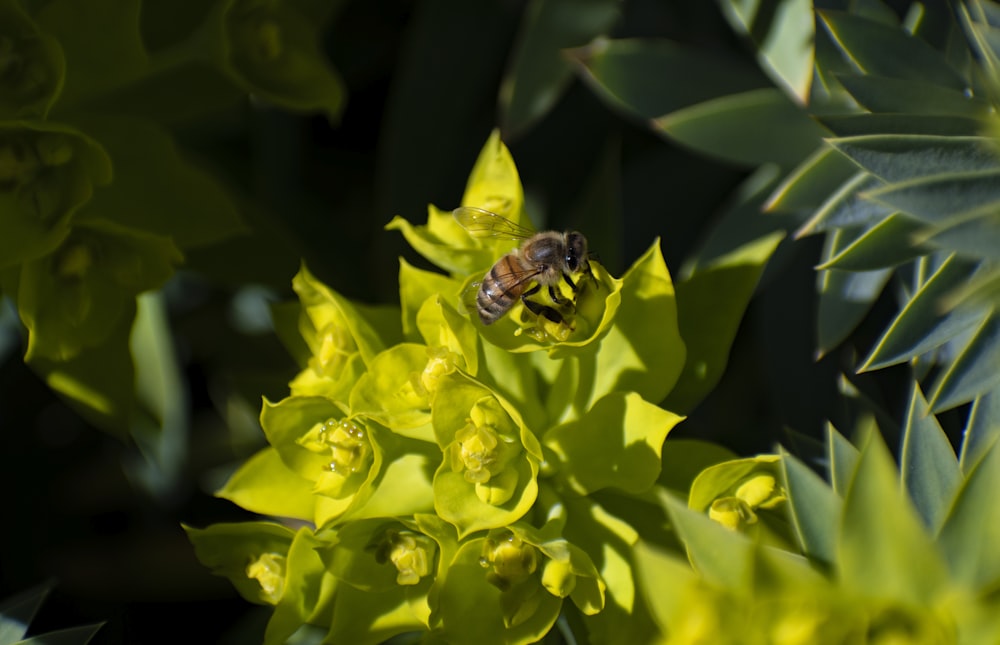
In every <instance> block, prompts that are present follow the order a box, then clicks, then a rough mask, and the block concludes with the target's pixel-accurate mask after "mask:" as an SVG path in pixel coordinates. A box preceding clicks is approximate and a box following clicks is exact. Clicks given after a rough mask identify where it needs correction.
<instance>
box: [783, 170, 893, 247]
mask: <svg viewBox="0 0 1000 645" xmlns="http://www.w3.org/2000/svg"><path fill="white" fill-rule="evenodd" d="M883 185H884V183H883V182H882V180H881V179H879V178H877V177H875V176H873V175H870V174H868V173H866V172H859V173H857V174H855V175H854V176H853V177H851V178H850V179H848V180H847V181H845V182H844V183H843V184H842V185H841V186H840V188H838V189H837V190H835V191H834V192H832V193H831V194H830V195H829V197H827V199H826V201H824V202H823V204H822V205H821V206H820V207H819V208H818V209H817V210H816V213H815V214H813V216H812V217H810V218H809V221H808V222H806V223H805V224H803V225H802V227H801V228H799V230H798V231H796V232H795V237H803V236H805V235H811V234H813V233H818V232H821V231H828V230H830V229H835V228H847V227H856V226H874V225H875V224H877V223H879V222H881V221H882V220H884V219H885V218H887V217H888V216H889V215H891V214H892V209H891V208H888V207H887V206H884V205H883V204H879V203H877V202H874V201H872V200H870V199H865V198H864V197H863V196H862V195H863V194H864V193H866V192H867V191H870V190H873V189H875V188H879V187H880V186H883Z"/></svg>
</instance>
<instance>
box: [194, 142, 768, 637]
mask: <svg viewBox="0 0 1000 645" xmlns="http://www.w3.org/2000/svg"><path fill="white" fill-rule="evenodd" d="M463 204H465V205H468V206H474V207H477V208H482V209H487V210H489V211H491V212H493V213H497V214H500V215H502V216H503V217H505V218H507V219H509V220H510V221H512V222H515V223H517V224H518V225H521V226H523V225H525V224H526V223H527V218H526V215H525V213H524V210H523V205H524V198H523V194H522V192H521V186H520V183H519V181H518V176H517V170H516V168H515V167H514V164H513V161H512V159H511V157H510V153H509V152H508V151H507V148H506V147H505V146H504V145H503V144H502V143H501V142H500V140H499V137H498V136H497V135H494V136H493V137H491V139H490V140H489V141H488V142H487V144H486V147H485V148H484V150H483V153H482V154H481V155H480V158H479V160H478V161H477V162H476V166H475V169H474V170H473V173H472V176H471V178H470V180H469V184H468V186H467V188H466V192H465V196H464V198H463ZM390 228H397V229H399V230H401V231H402V232H403V234H404V236H405V237H406V238H407V240H408V241H409V242H410V243H411V244H412V245H413V247H414V248H415V249H416V250H417V251H419V252H420V253H422V254H423V255H424V256H425V257H427V258H428V259H430V260H431V261H432V262H434V263H435V264H437V265H438V266H439V267H441V268H443V269H445V270H446V271H448V272H449V274H448V275H442V274H440V273H435V272H431V271H425V270H422V269H417V268H415V267H413V266H411V265H409V264H408V263H406V262H401V265H400V303H401V310H400V311H399V317H398V319H397V322H396V323H395V325H393V326H391V327H394V328H390V326H386V325H385V324H384V321H385V319H384V317H380V316H374V315H372V313H371V311H369V310H368V309H367V308H365V307H362V306H361V305H358V304H356V303H352V302H350V301H349V300H348V299H346V298H344V297H343V296H341V295H339V294H337V293H336V292H334V291H333V290H332V289H330V288H329V287H327V286H325V285H323V284H321V283H319V282H318V281H317V280H316V279H315V278H314V277H312V276H311V275H310V274H309V272H308V271H307V270H306V269H305V267H303V268H302V270H301V271H300V272H299V275H298V276H296V278H295V280H294V281H293V285H294V286H295V290H296V292H297V293H298V296H299V301H300V304H301V308H300V312H299V316H298V330H297V331H298V333H299V334H300V335H301V336H302V339H303V341H304V347H305V348H306V351H307V352H308V355H307V356H305V357H300V361H301V362H302V364H303V370H302V371H301V372H300V373H299V375H298V376H297V377H296V378H295V379H294V380H293V381H292V382H291V384H290V388H291V395H290V396H289V397H287V398H285V399H284V400H282V401H279V402H277V403H272V402H270V401H266V400H265V402H264V409H263V412H262V414H261V425H262V426H263V428H264V433H265V436H266V438H267V440H268V442H269V444H270V445H269V446H268V447H267V448H265V449H264V450H262V451H260V452H259V453H257V454H256V455H255V456H254V457H252V458H251V459H250V460H249V461H247V462H246V463H245V464H244V465H243V466H242V467H241V468H240V469H239V470H237V471H236V472H235V473H234V474H233V476H232V477H231V478H230V480H229V482H228V483H227V484H226V486H225V487H224V488H223V489H222V490H221V491H220V492H219V495H221V496H223V497H226V498H227V499H230V500H232V501H234V502H236V503H238V504H240V505H241V506H243V507H245V508H247V509H248V510H251V511H255V512H257V513H261V514H264V515H268V516H272V517H276V518H289V519H294V520H300V521H301V520H305V521H307V522H310V523H311V525H312V527H314V530H304V531H306V533H307V534H308V535H310V536H311V537H310V538H309V539H310V540H311V541H312V542H314V543H315V544H316V545H317V546H316V549H317V550H316V553H318V554H319V559H320V561H321V562H322V566H321V571H319V572H318V573H317V571H316V570H315V569H311V568H310V569H305V570H303V571H305V573H303V574H302V575H301V576H300V577H298V578H297V579H295V580H292V579H289V577H288V576H289V575H292V572H291V569H282V563H283V562H287V561H288V560H287V558H288V557H289V556H284V555H283V553H284V551H282V550H281V549H278V548H277V547H275V548H273V549H270V550H266V551H263V550H260V551H261V552H260V553H256V552H255V553H256V554H255V555H253V556H252V557H251V558H250V559H249V560H247V561H248V562H252V567H250V568H247V564H246V562H244V560H246V558H244V559H243V560H240V562H243V564H242V565H241V566H240V567H236V566H231V567H228V568H226V569H225V570H224V571H222V572H223V573H225V575H228V576H230V577H231V578H232V579H233V580H234V583H235V584H237V585H238V586H240V587H241V588H249V589H250V590H252V591H253V594H249V595H250V597H252V598H255V599H259V598H258V596H260V595H261V594H262V593H263V594H264V596H265V600H268V601H274V602H275V603H276V611H275V617H274V618H273V619H272V623H271V625H270V626H269V632H268V634H269V636H268V638H269V639H270V638H271V636H275V635H277V634H285V633H288V630H289V629H290V628H291V625H290V622H291V621H293V620H295V619H297V620H299V621H300V623H299V624H304V623H308V624H311V625H313V626H315V627H320V628H324V629H328V630H329V633H328V635H327V639H328V640H329V641H331V642H363V643H367V642H380V641H382V640H384V639H386V638H389V637H391V636H393V635H395V634H399V633H402V632H408V631H416V632H421V631H425V632H429V633H430V634H431V638H436V639H443V640H445V641H449V642H458V643H464V642H482V643H484V644H488V643H528V642H534V641H537V640H538V639H540V638H542V637H543V636H544V635H545V634H546V633H547V632H548V631H549V630H550V629H551V628H552V627H553V625H554V624H555V622H556V620H557V619H558V617H559V615H560V614H561V613H562V612H565V611H569V612H574V613H578V614H579V615H581V616H586V617H592V618H595V619H596V618H599V617H600V616H601V615H602V613H603V612H604V611H605V610H606V609H608V608H611V614H612V615H611V617H610V618H609V619H608V620H607V621H606V622H605V626H606V627H602V628H600V629H598V631H597V632H595V634H597V633H600V632H601V630H602V629H607V630H608V633H610V632H612V631H613V630H614V625H616V624H619V623H621V622H624V621H625V620H627V619H628V617H629V616H640V617H642V616H646V610H645V609H644V607H645V605H644V604H643V603H642V601H641V600H639V599H638V598H637V596H636V591H637V590H636V586H635V580H634V579H633V577H632V576H631V575H630V574H629V572H628V567H629V564H628V560H629V558H630V555H629V550H630V548H631V545H632V544H634V543H635V541H636V536H637V531H636V529H635V528H633V527H632V526H631V524H630V521H631V520H626V519H618V518H614V517H612V516H610V515H608V514H607V513H606V512H604V511H603V510H602V507H601V505H602V502H600V501H598V500H597V499H592V497H593V496H599V495H617V496H621V497H622V498H628V499H635V500H638V497H634V496H642V495H645V494H647V493H648V492H649V491H650V490H651V489H652V488H653V487H654V485H655V483H656V480H657V477H658V475H659V473H660V455H661V449H662V447H663V442H664V440H665V439H666V436H667V433H668V432H669V431H670V429H671V428H673V426H674V425H675V424H676V423H677V422H678V421H680V420H681V418H682V417H680V416H678V415H675V414H673V413H670V412H668V411H666V410H663V409H662V408H660V407H658V406H657V405H656V403H657V402H658V401H660V400H661V399H663V397H664V396H666V394H667V393H668V392H669V391H670V389H671V388H672V387H673V384H674V383H675V381H676V380H677V378H678V376H679V374H680V372H681V368H682V366H683V363H684V356H685V351H684V344H683V342H682V341H681V339H680V336H679V333H678V327H677V312H676V304H675V302H674V292H673V285H672V283H671V280H670V276H669V274H668V272H667V269H666V265H665V264H664V262H663V257H662V255H661V254H660V252H659V248H658V244H654V245H653V246H651V247H650V249H649V251H647V252H646V253H645V254H644V255H643V256H642V257H641V258H640V259H639V260H638V261H637V262H636V263H635V265H634V266H632V267H631V268H630V269H629V270H628V272H627V273H626V274H625V275H624V276H623V277H622V278H616V277H614V276H611V275H609V274H608V273H607V271H606V270H605V269H604V268H603V267H602V266H601V265H600V264H598V263H597V262H592V263H591V264H592V268H593V273H594V279H593V280H591V279H589V278H587V277H586V276H584V275H583V274H582V273H581V275H579V276H577V277H576V279H577V282H578V285H579V291H578V292H574V291H573V290H572V289H571V288H570V287H569V286H568V285H563V286H561V287H560V290H561V294H560V295H561V296H562V298H564V299H566V301H567V302H564V303H561V304H559V303H555V302H552V301H551V300H550V301H549V304H548V306H552V307H553V308H556V307H558V310H559V311H560V312H561V313H562V314H563V320H561V321H552V320H549V319H547V318H546V317H544V316H541V317H539V316H537V315H535V314H534V313H532V312H531V311H530V310H529V309H528V308H527V307H525V306H524V305H523V304H521V303H520V302H518V303H517V304H515V305H514V306H513V307H512V309H511V311H510V312H509V313H507V314H506V315H505V316H503V317H502V319H501V320H500V321H498V322H497V323H496V324H495V325H491V326H489V327H487V326H484V325H483V324H482V323H481V322H480V319H479V316H478V315H477V313H476V311H474V309H473V308H470V307H469V305H468V287H469V285H471V284H473V283H475V282H477V281H479V280H482V279H483V276H485V275H486V272H487V271H488V270H489V268H490V267H491V266H492V265H493V264H494V263H495V262H496V261H497V260H498V259H499V258H500V257H502V256H503V255H504V254H506V253H509V252H511V251H513V250H514V249H516V248H517V245H518V244H520V241H519V240H515V239H503V238H501V237H492V238H491V237H473V236H472V235H470V234H469V231H467V230H466V229H465V228H463V226H462V225H460V224H459V222H458V221H457V220H456V218H455V217H453V216H452V213H451V212H449V211H443V210H439V209H436V208H434V207H431V208H430V211H429V218H428V221H427V224H426V225H422V226H413V225H411V224H409V223H408V222H406V221H405V220H402V219H399V218H397V219H395V220H393V222H392V223H391V224H390ZM532 297H537V298H540V300H539V301H540V302H542V303H545V302H546V300H545V299H546V298H549V294H547V293H545V291H544V290H543V291H542V292H541V293H539V294H534V295H533V296H532ZM286 311H287V310H286ZM290 318H291V316H290V315H288V313H284V314H283V315H282V319H283V320H286V321H287V320H290ZM288 331H289V330H288V329H287V324H286V325H285V327H283V333H284V334H285V335H286V336H287V335H288ZM286 342H288V340H287V338H286ZM291 345H300V344H298V343H295V342H294V341H293V342H291ZM635 503H641V504H647V502H638V501H636V502H635ZM754 503H756V504H757V505H760V504H761V503H762V502H761V501H760V500H756V499H754ZM650 508H653V507H652V506H650ZM654 512H655V509H654ZM272 526H275V525H271V524H260V525H258V524H250V525H247V528H245V529H244V530H245V531H246V534H248V535H253V534H254V532H255V531H256V530H257V528H255V527H268V528H266V529H263V530H266V531H273V530H274V529H272V528H270V527H272ZM208 531H210V532H211V531H212V529H208ZM220 535H222V533H220ZM241 535H242V534H241ZM290 536H291V532H290V531H289V532H288V534H287V536H286V537H287V539H288V540H290V539H291V537H290ZM192 537H193V538H194V539H196V541H199V540H201V541H203V538H202V537H201V535H200V534H198V533H192ZM220 539H225V538H222V537H220ZM232 539H234V540H236V539H237V537H236V536H235V535H234V536H233V538H232ZM238 539H239V540H243V541H245V538H244V537H239V538H238ZM301 539H305V538H301ZM286 550H287V549H286ZM236 551H237V552H245V551H247V549H246V548H244V547H238V548H236ZM290 552H291V551H289V553H290ZM199 553H200V554H204V555H205V557H206V561H207V562H208V563H210V564H212V566H214V567H216V568H218V567H219V564H218V563H215V562H214V561H213V556H212V555H211V553H209V552H206V551H205V549H204V547H200V548H199ZM272 553H273V554H275V555H269V554H272ZM283 557H284V558H286V560H284V561H283V560H282V558H283ZM310 562H312V564H315V561H310ZM281 571H285V572H286V575H285V577H284V578H282V577H281V575H279V573H280V572H281ZM282 580H283V584H284V589H285V591H284V592H283V594H284V595H282V594H280V593H279V592H278V589H279V582H280V581H282ZM265 582H266V584H268V585H269V586H268V587H267V588H265V587H264V586H262V585H263V584H264V583H265ZM291 588H294V589H296V592H295V593H297V594H299V596H298V597H299V598H304V597H308V598H314V599H323V602H327V604H326V605H324V606H323V607H322V610H320V609H317V611H316V612H313V613H312V614H310V613H309V612H307V611H304V610H296V611H292V610H291V609H288V610H284V611H283V610H282V607H284V606H287V607H298V606H300V605H299V604H296V603H299V601H295V602H292V601H288V600H285V598H286V597H287V596H288V594H289V593H290V592H289V591H288V589H291ZM262 589H263V590H264V591H261V590H262ZM268 589H270V591H268ZM245 593H246V592H245ZM254 594H256V596H255V595H254ZM606 594H607V597H606ZM565 599H570V600H571V601H572V602H571V603H569V604H568V605H566V604H565V603H564V602H563V601H564V600H565ZM320 611H322V612H326V613H322V615H320V613H317V612H320ZM651 629H652V627H651V626H650V623H649V621H648V619H646V618H642V619H641V621H640V623H639V626H638V627H637V628H636V630H635V631H634V633H635V634H636V635H637V636H641V635H648V634H649V633H651ZM597 640H600V638H597Z"/></svg>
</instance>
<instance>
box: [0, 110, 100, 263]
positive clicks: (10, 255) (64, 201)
mask: <svg viewBox="0 0 1000 645" xmlns="http://www.w3.org/2000/svg"><path fill="white" fill-rule="evenodd" d="M110 181H111V161H110V160H109V159H108V156H107V153H106V152H105V151H104V148H102V147H101V146H100V144H98V143H97V142H96V141H94V140H93V139H91V138H90V137H88V136H86V135H85V134H83V133H81V132H80V131H78V130H76V129H74V128H71V127H68V126H65V125H53V124H50V123H47V122H37V123H36V122H17V121H14V122H8V123H6V124H3V125H0V227H2V229H3V231H4V235H3V236H2V237H0V267H5V266H11V265H14V264H18V263H21V262H24V261H26V260H34V259H37V258H39V257H41V256H43V255H45V254H47V253H51V252H52V251H54V250H55V249H56V247H58V246H59V244H60V243H62V242H63V241H64V240H65V239H66V237H67V236H68V235H69V232H70V222H71V219H72V218H73V217H74V215H75V214H76V212H77V211H78V209H79V208H80V207H81V206H82V205H83V204H84V203H86V202H87V200H89V199H90V198H91V196H92V195H93V194H94V188H95V187H97V186H101V185H103V184H107V183H108V182H110Z"/></svg>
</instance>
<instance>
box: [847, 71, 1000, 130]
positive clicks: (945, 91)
mask: <svg viewBox="0 0 1000 645" xmlns="http://www.w3.org/2000/svg"><path fill="white" fill-rule="evenodd" d="M837 80H838V81H840V83H841V85H843V86H844V87H845V88H846V89H847V91H848V92H850V93H851V96H853V97H854V99H855V100H856V101H857V102H858V103H860V104H861V105H862V106H863V107H865V108H867V109H868V110H869V111H871V112H876V113H877V112H884V113H889V114H910V113H912V114H919V115H924V116H926V115H940V116H958V117H968V118H971V119H983V118H985V117H986V115H987V114H988V113H989V109H990V108H989V104H988V103H987V102H986V101H984V100H982V99H980V98H977V97H970V96H969V95H968V94H967V93H965V92H960V91H957V90H955V89H951V88H947V87H942V86H941V85H937V84H934V83H927V82H924V81H918V80H912V79H906V80H904V79H898V78H890V77H885V76H877V75H873V74H867V75H865V76H857V75H853V74H851V75H838V76H837Z"/></svg>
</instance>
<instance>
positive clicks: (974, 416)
mask: <svg viewBox="0 0 1000 645" xmlns="http://www.w3.org/2000/svg"><path fill="white" fill-rule="evenodd" d="M998 435H1000V388H994V389H993V390H990V391H988V392H986V393H984V394H981V395H979V396H978V397H976V400H975V401H973V402H972V408H971V409H970V410H969V418H968V421H967V422H966V424H965V432H963V433H962V450H961V455H960V457H959V464H960V465H961V466H962V471H963V472H966V473H969V472H971V471H972V468H973V467H974V466H975V464H976V462H978V461H979V460H980V459H981V458H982V456H983V455H984V454H986V451H987V450H988V449H989V448H990V446H991V445H993V442H994V441H996V439H997V436H998Z"/></svg>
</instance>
